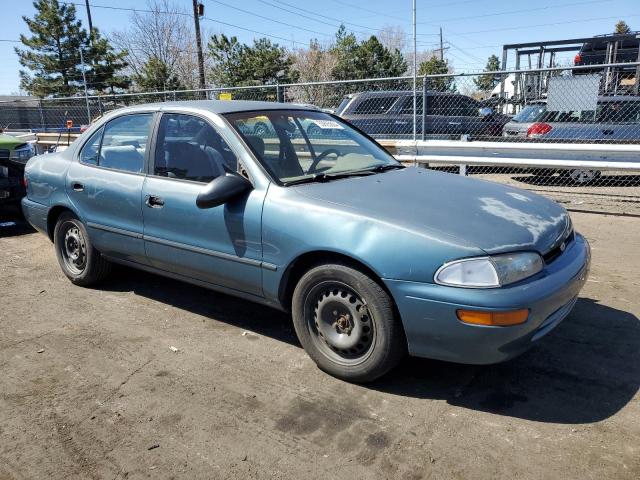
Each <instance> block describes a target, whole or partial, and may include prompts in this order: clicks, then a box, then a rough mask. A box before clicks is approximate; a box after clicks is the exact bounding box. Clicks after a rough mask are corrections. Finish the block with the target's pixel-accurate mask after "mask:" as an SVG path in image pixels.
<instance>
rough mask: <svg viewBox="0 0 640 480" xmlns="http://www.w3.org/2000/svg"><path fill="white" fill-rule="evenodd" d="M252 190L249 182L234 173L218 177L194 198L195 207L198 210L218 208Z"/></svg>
mask: <svg viewBox="0 0 640 480" xmlns="http://www.w3.org/2000/svg"><path fill="white" fill-rule="evenodd" d="M252 188H253V185H251V182H249V180H247V179H246V178H244V177H241V176H240V175H238V174H236V173H232V174H225V175H220V176H219V177H217V178H214V179H213V180H212V181H211V182H209V183H208V184H207V185H205V186H204V188H203V189H202V190H201V191H200V193H199V194H198V197H197V198H196V205H197V206H198V208H213V207H218V206H220V205H223V204H225V203H227V202H228V201H229V200H232V199H234V198H236V197H238V196H240V195H241V194H243V193H245V192H248V191H249V190H251V189H252Z"/></svg>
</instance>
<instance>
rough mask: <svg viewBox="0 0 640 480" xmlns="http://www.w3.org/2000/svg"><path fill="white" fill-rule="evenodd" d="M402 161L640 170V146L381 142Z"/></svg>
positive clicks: (452, 141) (456, 141)
mask: <svg viewBox="0 0 640 480" xmlns="http://www.w3.org/2000/svg"><path fill="white" fill-rule="evenodd" d="M379 143H380V144H381V145H383V146H384V147H385V148H386V149H387V150H389V151H390V152H391V153H393V155H394V157H395V158H396V159H397V160H399V161H401V162H411V163H414V164H430V165H431V164H445V165H461V170H462V167H464V166H468V165H483V166H503V167H542V168H545V167H546V168H562V167H565V168H580V169H593V170H627V171H640V145H609V144H581V143H513V142H464V141H459V140H416V141H414V140H379Z"/></svg>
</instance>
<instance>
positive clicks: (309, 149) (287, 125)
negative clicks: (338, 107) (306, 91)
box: [226, 110, 402, 185]
mask: <svg viewBox="0 0 640 480" xmlns="http://www.w3.org/2000/svg"><path fill="white" fill-rule="evenodd" d="M226 118H227V120H229V122H230V123H231V125H232V126H233V127H234V128H235V129H236V131H237V132H238V133H239V134H240V135H241V136H242V137H243V139H244V140H245V141H246V143H247V144H248V145H249V146H250V148H251V150H253V153H254V154H255V155H256V157H257V158H258V160H259V161H260V163H262V165H263V166H264V167H265V169H266V170H267V171H268V172H269V173H270V174H271V176H272V177H273V178H274V179H275V180H276V181H277V182H278V183H280V184H282V185H288V184H294V183H304V182H311V181H319V180H323V181H325V180H330V179H332V178H341V177H344V176H350V175H360V174H362V175H364V174H373V173H375V172H381V171H384V170H387V169H393V168H402V165H401V164H400V163H398V162H397V161H396V160H395V159H394V158H393V157H392V156H391V155H390V154H389V153H387V151H386V150H384V149H383V148H381V147H380V146H379V145H378V144H376V143H375V142H373V141H372V140H370V139H369V138H367V137H366V136H365V135H363V134H361V133H360V132H358V131H357V130H355V129H354V128H353V127H351V126H350V125H349V124H347V123H345V122H343V121H341V120H339V119H337V118H336V117H333V116H331V115H328V114H326V113H324V112H319V111H305V110H272V111H269V110H267V111H260V112H242V113H233V114H227V115H226Z"/></svg>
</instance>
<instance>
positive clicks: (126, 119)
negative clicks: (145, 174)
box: [98, 113, 153, 173]
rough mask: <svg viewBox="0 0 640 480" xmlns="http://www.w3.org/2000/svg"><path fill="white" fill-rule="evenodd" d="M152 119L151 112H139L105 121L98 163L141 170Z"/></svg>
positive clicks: (132, 170) (131, 170) (129, 170)
mask: <svg viewBox="0 0 640 480" xmlns="http://www.w3.org/2000/svg"><path fill="white" fill-rule="evenodd" d="M152 120H153V114H152V113H139V114H133V115H123V116H121V117H118V118H115V119H114V120H111V121H110V122H109V123H107V124H106V126H105V127H104V134H103V136H102V144H101V146H100V154H99V157H98V165H99V166H100V167H104V168H111V169H114V170H124V171H127V172H136V173H138V172H142V170H143V167H144V156H145V153H146V150H147V145H148V142H149V131H150V129H151V122H152Z"/></svg>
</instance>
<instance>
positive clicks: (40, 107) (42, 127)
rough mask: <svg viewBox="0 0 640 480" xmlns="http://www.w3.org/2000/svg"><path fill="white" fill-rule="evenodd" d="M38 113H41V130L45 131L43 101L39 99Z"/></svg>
mask: <svg viewBox="0 0 640 480" xmlns="http://www.w3.org/2000/svg"><path fill="white" fill-rule="evenodd" d="M38 111H39V112H40V128H41V129H42V130H44V111H43V110H42V99H41V98H39V99H38Z"/></svg>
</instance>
